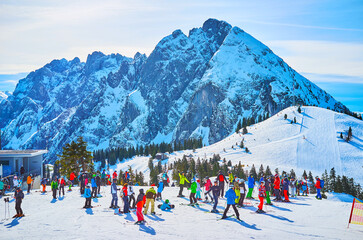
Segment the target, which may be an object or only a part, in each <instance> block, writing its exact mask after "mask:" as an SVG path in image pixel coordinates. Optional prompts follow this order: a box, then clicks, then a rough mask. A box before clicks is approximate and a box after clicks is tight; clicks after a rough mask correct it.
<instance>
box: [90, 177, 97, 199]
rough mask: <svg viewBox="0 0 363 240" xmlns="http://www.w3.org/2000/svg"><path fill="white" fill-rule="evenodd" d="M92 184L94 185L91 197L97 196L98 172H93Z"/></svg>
mask: <svg viewBox="0 0 363 240" xmlns="http://www.w3.org/2000/svg"><path fill="white" fill-rule="evenodd" d="M91 185H92V192H91V197H92V198H96V197H97V182H96V174H93V176H92V179H91Z"/></svg>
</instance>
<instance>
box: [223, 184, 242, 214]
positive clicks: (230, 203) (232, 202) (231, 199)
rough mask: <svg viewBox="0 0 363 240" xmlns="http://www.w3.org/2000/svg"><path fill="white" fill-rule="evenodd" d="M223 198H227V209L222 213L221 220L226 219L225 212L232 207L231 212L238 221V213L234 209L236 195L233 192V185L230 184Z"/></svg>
mask: <svg viewBox="0 0 363 240" xmlns="http://www.w3.org/2000/svg"><path fill="white" fill-rule="evenodd" d="M225 197H226V198H227V207H226V209H225V210H224V213H223V216H222V219H226V218H227V212H228V209H229V208H230V207H231V206H232V207H233V210H234V212H235V214H236V218H237V219H238V220H240V219H239V212H238V210H237V208H236V199H237V198H238V197H237V195H236V193H235V192H234V187H233V184H230V186H229V190H228V191H227V192H226V195H225Z"/></svg>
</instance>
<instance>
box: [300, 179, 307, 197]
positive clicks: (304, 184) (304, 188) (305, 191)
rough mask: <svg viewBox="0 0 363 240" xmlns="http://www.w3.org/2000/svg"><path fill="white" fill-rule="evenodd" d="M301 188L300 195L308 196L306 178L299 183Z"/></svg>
mask: <svg viewBox="0 0 363 240" xmlns="http://www.w3.org/2000/svg"><path fill="white" fill-rule="evenodd" d="M301 188H302V191H303V192H302V196H304V194H305V196H308V183H307V182H306V180H304V181H302V184H301Z"/></svg>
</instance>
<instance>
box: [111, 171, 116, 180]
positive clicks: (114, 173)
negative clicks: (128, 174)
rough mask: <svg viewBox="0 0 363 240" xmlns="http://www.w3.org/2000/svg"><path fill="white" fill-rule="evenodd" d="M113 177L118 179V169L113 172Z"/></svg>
mask: <svg viewBox="0 0 363 240" xmlns="http://www.w3.org/2000/svg"><path fill="white" fill-rule="evenodd" d="M112 178H113V179H117V172H116V170H115V171H114V172H113V174H112Z"/></svg>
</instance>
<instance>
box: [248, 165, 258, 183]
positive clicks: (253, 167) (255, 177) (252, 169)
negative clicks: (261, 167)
mask: <svg viewBox="0 0 363 240" xmlns="http://www.w3.org/2000/svg"><path fill="white" fill-rule="evenodd" d="M250 175H252V177H253V178H254V179H255V180H257V173H256V168H255V165H254V164H252V168H251V170H250Z"/></svg>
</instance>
